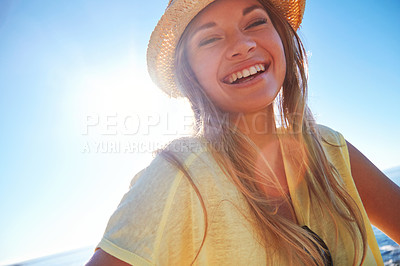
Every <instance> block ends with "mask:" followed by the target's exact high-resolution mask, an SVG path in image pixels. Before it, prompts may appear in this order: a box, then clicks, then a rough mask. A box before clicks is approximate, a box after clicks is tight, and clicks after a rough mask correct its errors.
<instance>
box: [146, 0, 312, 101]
mask: <svg viewBox="0 0 400 266" xmlns="http://www.w3.org/2000/svg"><path fill="white" fill-rule="evenodd" d="M214 1H215V0H170V1H169V4H168V7H167V9H166V10H165V13H164V15H163V16H162V17H161V19H160V20H159V22H158V24H157V26H156V27H155V29H154V31H153V33H152V34H151V37H150V41H149V45H148V48H147V67H148V71H149V74H150V77H151V79H152V80H153V82H154V83H155V84H156V85H157V86H158V87H159V88H160V89H161V90H163V91H164V92H165V93H166V94H168V95H169V96H171V97H180V96H182V94H181V92H180V91H179V88H178V86H177V81H176V78H175V70H174V61H175V48H176V46H177V44H178V41H179V39H180V37H181V35H182V33H183V31H184V30H185V28H186V26H187V25H188V24H189V23H190V21H191V20H192V19H193V18H194V17H195V16H196V15H197V14H198V13H199V12H200V11H201V10H202V9H204V8H205V7H206V6H207V5H209V4H210V3H212V2H214ZM270 1H271V2H272V3H273V4H274V5H275V6H276V7H277V9H278V10H279V11H280V12H281V13H282V14H283V15H284V16H285V17H286V19H287V21H288V22H289V23H290V25H291V26H292V27H293V28H294V29H295V30H297V29H298V28H299V26H300V24H301V20H302V18H303V13H304V8H305V0H270Z"/></svg>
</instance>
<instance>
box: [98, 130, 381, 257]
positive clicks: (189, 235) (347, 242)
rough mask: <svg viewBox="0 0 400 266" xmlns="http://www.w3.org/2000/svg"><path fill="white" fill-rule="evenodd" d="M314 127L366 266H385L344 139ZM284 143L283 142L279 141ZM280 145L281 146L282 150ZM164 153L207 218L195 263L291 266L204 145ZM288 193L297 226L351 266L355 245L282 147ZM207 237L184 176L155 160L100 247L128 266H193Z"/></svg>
mask: <svg viewBox="0 0 400 266" xmlns="http://www.w3.org/2000/svg"><path fill="white" fill-rule="evenodd" d="M319 130H320V132H321V134H322V136H323V137H324V139H326V140H327V141H328V142H330V143H336V144H337V146H333V145H328V144H323V148H324V149H325V151H326V154H327V157H328V159H329V161H330V162H331V163H333V165H334V166H335V167H336V168H337V170H338V171H339V173H340V176H341V177H342V178H343V182H344V184H345V186H346V188H347V189H348V192H349V193H350V195H351V196H352V197H353V198H354V200H355V201H356V202H357V204H358V206H359V208H360V209H361V212H362V213H363V216H364V220H365V225H366V229H367V237H368V250H367V256H366V260H365V263H364V265H383V261H382V257H381V255H380V252H379V248H378V245H377V242H376V239H375V236H374V233H373V231H372V228H371V224H370V222H369V220H368V217H367V215H366V212H365V210H364V207H363V205H362V203H361V200H360V197H359V195H358V193H357V190H356V187H355V185H354V181H353V179H352V176H351V172H350V162H349V155H348V151H347V146H346V143H345V140H344V138H343V136H342V135H341V134H340V133H338V132H335V131H333V130H331V129H329V128H327V127H323V126H319ZM282 143H283V142H282ZM282 146H283V145H282ZM169 149H171V150H173V151H176V154H177V155H178V156H179V159H180V160H181V162H184V164H185V166H186V167H187V169H189V171H190V174H191V176H192V178H193V180H194V182H195V184H196V185H197V187H198V188H199V190H200V193H201V195H202V197H203V200H204V203H205V205H206V208H207V214H208V233H207V237H206V240H205V243H204V246H203V248H202V250H201V252H200V254H199V257H198V258H197V260H196V261H195V264H194V265H265V264H266V261H267V256H268V258H272V261H273V265H288V263H287V261H285V259H286V257H285V256H284V255H283V254H284V253H282V254H280V252H279V251H278V252H275V253H273V254H272V253H271V252H268V250H266V249H265V248H263V246H262V245H260V243H259V242H258V240H257V238H256V236H255V233H254V231H253V229H252V226H251V224H250V223H249V220H248V219H249V217H252V216H251V215H250V213H249V211H250V210H249V208H248V205H247V203H246V201H245V199H244V197H243V195H241V194H240V192H239V191H238V190H237V189H236V187H235V185H234V184H233V183H232V182H231V181H230V179H229V178H227V177H226V176H225V175H224V174H223V172H222V170H221V169H220V167H219V166H218V164H217V163H216V161H215V160H214V158H213V157H212V155H211V153H210V152H209V151H208V150H207V148H206V146H205V145H204V144H203V143H202V141H201V140H199V139H196V138H186V139H179V140H176V141H174V142H172V143H171V145H170V146H169ZM282 151H284V152H283V158H284V163H285V170H286V175H287V181H288V185H289V192H290V196H291V199H292V202H293V206H294V209H295V213H296V217H297V220H298V222H299V224H300V225H307V226H308V227H309V228H310V229H311V230H313V231H314V232H315V233H317V234H318V235H319V236H320V237H321V238H322V239H323V240H324V242H325V243H326V244H327V246H328V248H329V250H330V252H331V255H332V260H333V265H351V263H352V261H353V252H354V250H353V243H352V239H351V238H350V236H349V235H348V233H347V231H346V230H345V229H343V228H342V227H341V226H340V224H339V225H338V232H337V234H336V231H335V227H334V225H333V223H332V222H329V219H323V218H322V217H323V216H324V215H329V214H327V213H321V211H315V209H313V207H312V206H313V205H312V204H310V198H309V196H308V188H307V185H306V183H305V181H304V180H302V179H301V177H299V176H297V175H296V173H295V172H294V171H293V170H292V169H291V163H290V158H289V156H288V154H287V152H285V149H284V148H282ZM203 234H204V216H203V210H202V207H201V204H200V202H199V199H198V198H197V195H196V193H195V191H194V190H193V188H192V187H191V185H190V184H189V182H188V181H187V179H186V177H185V176H184V175H183V173H182V172H180V171H178V170H177V169H176V168H175V167H174V166H172V165H171V164H170V163H168V162H167V161H166V160H165V159H163V158H162V157H160V156H158V157H156V158H155V159H154V161H153V162H152V163H151V164H150V166H148V167H147V168H146V169H144V170H143V171H141V172H140V173H139V174H137V175H136V176H135V178H134V179H133V180H132V183H131V188H130V190H129V192H127V193H126V194H125V196H124V197H123V199H122V201H121V203H120V205H119V206H118V208H117V210H116V211H115V212H114V214H113V215H112V217H111V218H110V221H109V223H108V226H107V229H106V231H105V234H104V236H103V238H102V240H101V242H100V243H99V245H98V248H101V249H103V250H104V251H106V252H107V253H109V254H111V255H113V256H114V257H117V258H119V259H121V260H123V261H125V262H128V263H130V264H132V265H190V263H191V262H192V260H193V259H194V257H195V255H196V253H197V251H198V249H199V247H200V244H201V241H202V239H203Z"/></svg>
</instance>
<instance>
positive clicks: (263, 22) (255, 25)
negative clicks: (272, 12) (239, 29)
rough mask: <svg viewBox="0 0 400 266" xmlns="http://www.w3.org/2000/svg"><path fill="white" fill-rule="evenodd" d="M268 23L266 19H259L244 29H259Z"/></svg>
mask: <svg viewBox="0 0 400 266" xmlns="http://www.w3.org/2000/svg"><path fill="white" fill-rule="evenodd" d="M266 23H267V19H266V18H259V19H256V20H255V21H252V22H251V23H250V25H248V26H246V27H245V28H244V29H245V30H248V29H251V28H254V27H257V26H259V25H262V24H266Z"/></svg>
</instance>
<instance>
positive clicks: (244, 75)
mask: <svg viewBox="0 0 400 266" xmlns="http://www.w3.org/2000/svg"><path fill="white" fill-rule="evenodd" d="M248 76H250V71H249V70H248V69H243V77H245V78H247V77H248Z"/></svg>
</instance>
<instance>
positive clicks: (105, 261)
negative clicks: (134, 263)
mask: <svg viewBox="0 0 400 266" xmlns="http://www.w3.org/2000/svg"><path fill="white" fill-rule="evenodd" d="M101 265H104V266H126V265H129V264H128V263H126V262H123V261H122V260H119V259H117V258H116V257H113V256H111V255H110V254H108V253H107V252H105V251H103V250H102V249H98V250H96V252H95V253H94V255H93V257H92V258H91V259H90V261H89V262H88V263H87V264H86V266H101Z"/></svg>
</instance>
